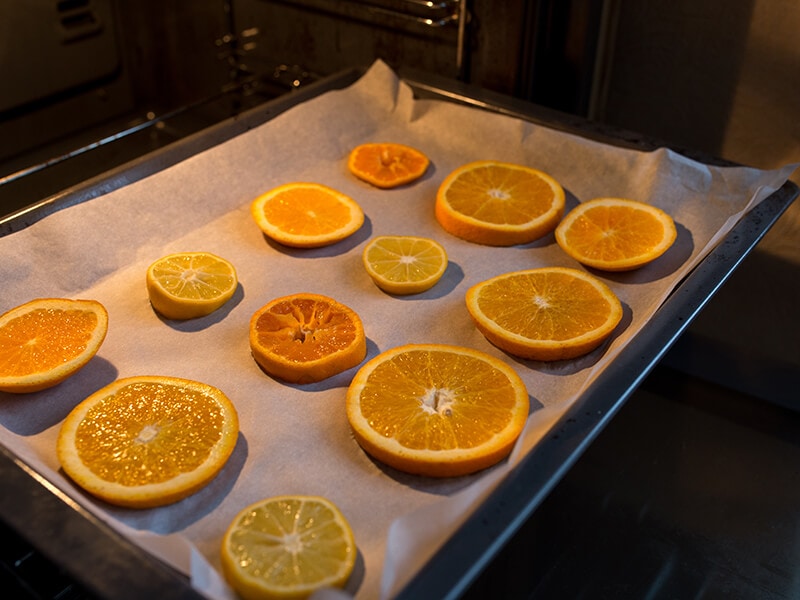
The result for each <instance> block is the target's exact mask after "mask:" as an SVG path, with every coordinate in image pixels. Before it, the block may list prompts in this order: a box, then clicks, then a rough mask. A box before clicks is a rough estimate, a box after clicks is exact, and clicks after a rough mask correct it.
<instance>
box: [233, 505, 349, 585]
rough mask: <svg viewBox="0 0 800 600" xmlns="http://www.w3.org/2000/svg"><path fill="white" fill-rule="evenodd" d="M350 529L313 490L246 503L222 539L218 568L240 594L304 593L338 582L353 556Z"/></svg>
mask: <svg viewBox="0 0 800 600" xmlns="http://www.w3.org/2000/svg"><path fill="white" fill-rule="evenodd" d="M356 554H357V549H356V544H355V539H354V537H353V531H352V529H351V528H350V525H349V524H348V522H347V520H346V519H345V517H344V516H343V515H342V513H341V511H340V510H339V509H338V508H337V507H336V506H335V505H334V504H333V503H332V502H331V501H330V500H327V499H325V498H321V497H318V496H277V497H274V498H268V499H266V500H261V501H259V502H256V503H254V504H251V505H250V506H248V507H247V508H245V509H244V510H242V511H241V512H240V513H239V514H238V515H236V517H235V518H234V519H233V521H232V522H231V524H230V526H229V527H228V530H227V531H226V532H225V535H224V537H223V539H222V548H221V562H222V571H223V573H224V575H225V578H226V579H227V581H228V583H229V584H230V585H231V586H232V587H233V588H234V589H235V590H236V591H237V592H238V593H239V594H240V595H241V596H242V597H243V598H245V599H253V600H255V599H264V598H287V599H288V598H306V597H308V596H309V595H311V594H312V593H313V592H314V591H316V590H318V589H320V588H323V587H343V586H344V585H345V584H346V583H347V580H348V578H349V577H350V574H351V573H352V571H353V566H354V565H355V561H356Z"/></svg>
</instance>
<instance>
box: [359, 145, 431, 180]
mask: <svg viewBox="0 0 800 600" xmlns="http://www.w3.org/2000/svg"><path fill="white" fill-rule="evenodd" d="M429 164H430V160H429V159H428V157H427V156H425V154H423V153H422V152H420V151H419V150H417V149H416V148H412V147H410V146H406V145H404V144H395V143H372V144H361V145H359V146H356V147H355V148H353V150H352V151H351V152H350V155H349V156H348V159H347V167H348V169H350V172H351V173H352V174H353V175H355V176H356V177H358V178H359V179H363V180H364V181H366V182H368V183H371V184H372V185H374V186H376V187H379V188H393V187H397V186H399V185H403V184H406V183H411V182H412V181H414V180H416V179H419V178H420V177H422V176H423V175H424V174H425V171H426V170H427V169H428V165H429Z"/></svg>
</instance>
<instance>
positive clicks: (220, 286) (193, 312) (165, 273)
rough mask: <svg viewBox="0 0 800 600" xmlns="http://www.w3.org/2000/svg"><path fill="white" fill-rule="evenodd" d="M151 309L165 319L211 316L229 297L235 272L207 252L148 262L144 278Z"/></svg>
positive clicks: (235, 277)
mask: <svg viewBox="0 0 800 600" xmlns="http://www.w3.org/2000/svg"><path fill="white" fill-rule="evenodd" d="M146 284H147V295H148V297H149V298H150V304H152V306H153V308H154V309H155V310H156V312H158V313H159V314H161V315H162V316H164V317H166V318H167V319H176V320H182V319H194V318H197V317H204V316H206V315H209V314H211V313H212V312H214V311H215V310H217V309H218V308H220V307H221V306H222V305H223V304H225V303H226V302H227V301H228V300H230V299H231V298H232V297H233V294H234V292H235V291H236V286H237V285H238V279H237V276H236V269H235V268H234V266H233V265H232V264H231V263H230V262H228V261H227V260H225V259H224V258H221V257H219V256H216V255H214V254H211V253H210V252H180V253H176V254H170V255H168V256H163V257H161V258H159V259H158V260H157V261H155V262H154V263H152V264H151V265H150V266H149V267H148V269H147V275H146Z"/></svg>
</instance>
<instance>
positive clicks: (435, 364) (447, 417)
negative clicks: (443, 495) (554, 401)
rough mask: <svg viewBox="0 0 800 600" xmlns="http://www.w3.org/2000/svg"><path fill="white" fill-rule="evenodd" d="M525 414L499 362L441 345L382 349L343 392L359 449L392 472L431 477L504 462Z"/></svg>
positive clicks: (514, 378) (525, 403) (521, 395)
mask: <svg viewBox="0 0 800 600" xmlns="http://www.w3.org/2000/svg"><path fill="white" fill-rule="evenodd" d="M528 410H529V400H528V392H527V390H526V389H525V384H524V382H523V381H522V380H521V379H520V377H519V376H518V375H517V373H516V372H515V371H514V370H513V369H512V368H511V367H509V366H508V365H507V364H506V363H504V362H503V361H501V360H498V359H496V358H494V357H493V356H490V355H488V354H484V353H483V352H478V351H477V350H472V349H470V348H462V347H458V346H447V345H442V344H410V345H407V346H400V347H397V348H393V349H391V350H387V351H386V352H383V353H382V354H379V355H378V356H376V357H375V358H373V359H372V360H370V361H369V362H367V363H366V364H365V365H364V366H363V367H361V369H359V371H358V373H356V376H355V377H354V378H353V381H352V383H351V384H350V387H349V388H348V390H347V417H348V420H349V422H350V426H351V428H352V430H353V434H354V436H355V438H356V440H357V441H358V443H359V444H360V445H361V447H362V448H363V449H364V450H366V452H367V453H369V454H370V455H372V456H373V457H374V458H376V459H377V460H379V461H381V462H383V463H385V464H387V465H389V466H391V467H394V468H395V469H399V470H401V471H405V472H408V473H413V474H418V475H427V476H431V477H452V476H458V475H466V474H468V473H473V472H475V471H479V470H481V469H485V468H487V467H490V466H492V465H494V464H496V463H497V462H499V461H500V460H502V459H503V458H505V457H506V456H508V454H509V453H510V452H511V449H512V447H513V445H514V443H515V441H516V439H517V437H519V434H520V433H521V432H522V428H523V427H524V425H525V421H526V420H527V418H528Z"/></svg>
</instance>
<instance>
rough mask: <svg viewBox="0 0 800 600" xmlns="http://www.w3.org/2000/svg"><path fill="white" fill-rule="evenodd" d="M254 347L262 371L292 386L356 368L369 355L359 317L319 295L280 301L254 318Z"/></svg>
mask: <svg viewBox="0 0 800 600" xmlns="http://www.w3.org/2000/svg"><path fill="white" fill-rule="evenodd" d="M250 349H251V351H252V353H253V358H254V359H255V361H256V362H257V363H258V364H259V366H261V368H262V369H264V371H266V372H267V373H268V374H269V375H272V376H273V377H277V378H278V379H282V380H284V381H288V382H290V383H313V382H316V381H322V380H323V379H327V378H328V377H331V376H333V375H336V374H337V373H341V372H342V371H346V370H347V369H350V368H351V367H355V366H356V365H358V364H359V363H360V362H361V361H362V360H364V357H365V356H366V355H367V340H366V337H365V335H364V326H363V325H362V323H361V319H360V318H359V316H358V315H357V314H356V312H355V311H353V310H352V309H351V308H349V307H347V306H345V305H344V304H341V303H339V302H337V301H336V300H334V299H333V298H328V297H327V296H322V295H319V294H306V293H301V294H292V295H290V296H284V297H282V298H277V299H275V300H272V301H271V302H269V303H267V304H266V305H264V306H263V307H261V308H260V309H259V310H257V311H256V312H255V314H254V315H253V317H252V318H251V319H250Z"/></svg>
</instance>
